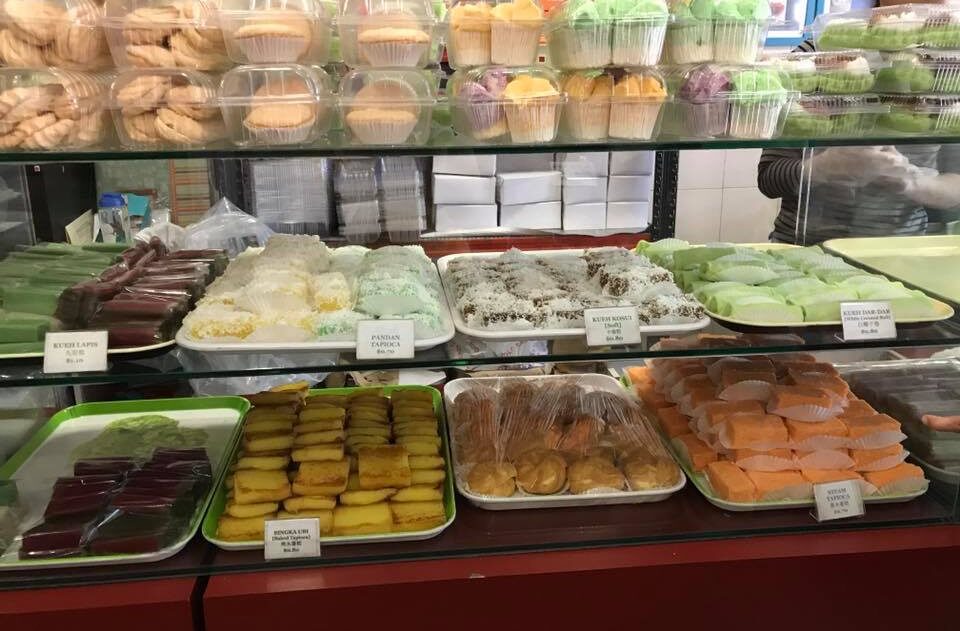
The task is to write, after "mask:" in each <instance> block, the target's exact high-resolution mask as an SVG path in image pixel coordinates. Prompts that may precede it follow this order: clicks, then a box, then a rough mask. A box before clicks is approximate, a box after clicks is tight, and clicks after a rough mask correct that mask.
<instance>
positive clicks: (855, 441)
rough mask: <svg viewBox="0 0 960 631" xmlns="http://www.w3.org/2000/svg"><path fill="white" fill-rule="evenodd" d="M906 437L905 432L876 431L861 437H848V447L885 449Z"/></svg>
mask: <svg viewBox="0 0 960 631" xmlns="http://www.w3.org/2000/svg"><path fill="white" fill-rule="evenodd" d="M906 438H907V435H906V434H904V433H903V432H893V431H886V432H874V433H872V434H867V435H866V436H861V437H860V438H848V439H847V449H883V448H884V447H893V446H894V445H896V444H898V443H902V442H903V441H904V440H906Z"/></svg>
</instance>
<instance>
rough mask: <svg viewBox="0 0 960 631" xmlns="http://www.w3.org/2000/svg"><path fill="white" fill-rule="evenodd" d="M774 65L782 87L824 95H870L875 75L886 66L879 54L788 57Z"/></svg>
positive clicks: (850, 52)
mask: <svg viewBox="0 0 960 631" xmlns="http://www.w3.org/2000/svg"><path fill="white" fill-rule="evenodd" d="M773 64H774V66H775V67H776V68H777V69H778V70H779V71H780V75H781V79H782V81H783V84H784V87H786V88H788V89H790V90H794V91H796V92H802V93H810V92H823V93H825V94H863V93H865V92H870V91H871V90H872V89H873V87H874V81H875V76H876V73H877V72H878V71H879V70H880V69H881V68H882V67H884V66H885V65H886V63H885V62H884V61H883V59H882V58H881V56H880V54H879V53H877V52H876V51H865V50H840V51H826V52H817V53H787V54H785V55H781V56H779V57H777V58H776V59H775V60H774V61H773ZM811 67H812V69H813V73H812V74H811V72H810V70H811Z"/></svg>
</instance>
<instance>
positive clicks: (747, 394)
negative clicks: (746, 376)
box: [717, 380, 773, 401]
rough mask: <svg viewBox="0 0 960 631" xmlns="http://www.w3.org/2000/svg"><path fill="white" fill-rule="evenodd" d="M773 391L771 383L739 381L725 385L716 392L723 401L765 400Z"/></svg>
mask: <svg viewBox="0 0 960 631" xmlns="http://www.w3.org/2000/svg"><path fill="white" fill-rule="evenodd" d="M772 393H773V384H771V383H767V382H766V381H759V380H755V381H741V382H739V383H735V384H733V385H730V386H727V387H726V388H724V389H723V390H721V391H720V393H719V394H717V398H718V399H721V400H723V401H766V400H767V399H769V398H770V395H771V394H772Z"/></svg>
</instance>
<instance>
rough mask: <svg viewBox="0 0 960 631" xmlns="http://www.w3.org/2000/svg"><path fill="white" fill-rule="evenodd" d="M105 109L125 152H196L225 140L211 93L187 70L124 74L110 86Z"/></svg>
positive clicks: (205, 81) (203, 78)
mask: <svg viewBox="0 0 960 631" xmlns="http://www.w3.org/2000/svg"><path fill="white" fill-rule="evenodd" d="M110 106H111V109H112V111H113V121H114V125H115V127H116V128H117V135H118V136H119V137H120V142H121V144H123V145H124V146H125V147H134V148H139V149H150V148H156V147H173V148H181V147H182V148H197V147H206V146H209V145H212V144H214V143H217V142H219V141H221V140H223V139H224V138H226V128H225V127H224V125H223V119H222V118H221V115H220V108H219V106H218V104H217V90H216V88H215V87H214V85H213V82H212V81H211V80H210V78H209V77H208V76H207V75H205V74H202V73H199V72H195V71H192V70H175V69H170V68H155V69H152V70H141V69H132V70H125V71H123V72H121V73H120V74H119V75H118V76H117V78H116V80H115V81H114V82H113V87H112V88H111V90H110Z"/></svg>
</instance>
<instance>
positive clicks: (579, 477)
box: [567, 456, 626, 494]
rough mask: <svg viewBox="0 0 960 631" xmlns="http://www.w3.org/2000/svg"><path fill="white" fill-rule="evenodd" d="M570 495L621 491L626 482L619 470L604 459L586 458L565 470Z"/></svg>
mask: <svg viewBox="0 0 960 631" xmlns="http://www.w3.org/2000/svg"><path fill="white" fill-rule="evenodd" d="M567 479H568V481H569V483H570V492H571V493H576V494H580V493H589V492H591V491H598V490H613V491H622V490H623V489H624V487H625V486H626V480H625V479H624V477H623V474H622V473H620V470H619V469H617V468H616V467H615V466H614V465H613V463H612V462H610V461H609V460H607V459H606V458H602V457H597V456H586V457H584V458H580V459H579V460H576V461H574V463H573V464H571V465H570V468H569V469H567Z"/></svg>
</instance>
